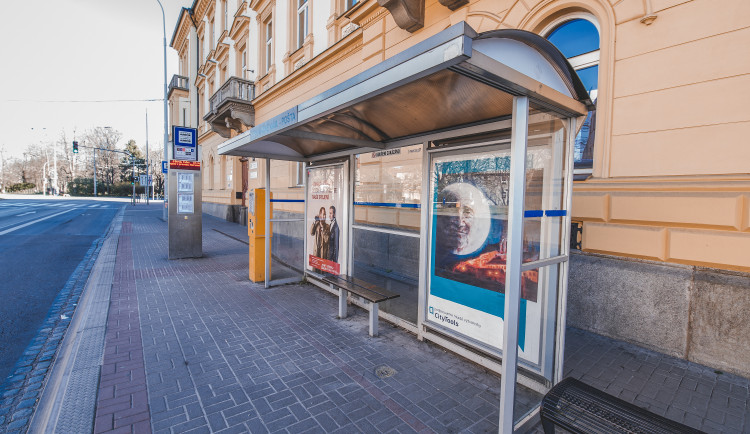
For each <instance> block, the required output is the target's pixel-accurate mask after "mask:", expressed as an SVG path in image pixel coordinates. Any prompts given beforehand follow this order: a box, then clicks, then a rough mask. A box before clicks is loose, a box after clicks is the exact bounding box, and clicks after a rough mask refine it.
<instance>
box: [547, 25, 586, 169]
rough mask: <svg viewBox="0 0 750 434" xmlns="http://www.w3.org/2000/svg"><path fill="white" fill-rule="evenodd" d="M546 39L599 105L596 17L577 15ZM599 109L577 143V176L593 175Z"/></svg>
mask: <svg viewBox="0 0 750 434" xmlns="http://www.w3.org/2000/svg"><path fill="white" fill-rule="evenodd" d="M542 35H543V36H545V37H546V38H547V40H549V41H550V42H552V43H553V44H555V46H556V47H557V48H558V49H559V50H560V52H561V53H562V54H563V55H564V56H565V57H566V58H567V59H568V62H569V63H570V65H571V66H572V67H573V69H575V70H576V72H577V73H578V77H580V78H581V81H582V82H583V85H584V86H585V87H586V90H587V91H588V92H589V95H591V100H592V101H593V102H594V104H596V97H597V90H598V88H599V27H598V24H597V22H596V20H595V19H594V17H593V15H591V14H587V13H577V14H572V15H566V16H564V17H561V18H559V19H557V20H555V21H553V22H552V23H551V24H550V25H549V26H547V28H546V29H545V30H544V31H543V32H542ZM595 129H596V109H594V110H592V111H590V112H589V113H588V115H587V116H586V120H585V121H584V123H583V126H582V127H581V130H580V131H579V132H578V135H577V136H576V141H575V149H574V155H575V169H576V172H577V173H591V168H592V166H593V155H594V135H595V134H594V133H595Z"/></svg>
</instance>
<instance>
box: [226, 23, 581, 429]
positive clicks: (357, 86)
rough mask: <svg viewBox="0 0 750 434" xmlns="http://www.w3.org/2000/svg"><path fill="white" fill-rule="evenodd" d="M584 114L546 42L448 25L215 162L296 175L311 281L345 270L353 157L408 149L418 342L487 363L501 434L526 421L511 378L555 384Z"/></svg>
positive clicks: (267, 125)
mask: <svg viewBox="0 0 750 434" xmlns="http://www.w3.org/2000/svg"><path fill="white" fill-rule="evenodd" d="M590 108H592V103H591V100H590V99H589V95H588V93H587V92H586V89H585V88H584V87H583V85H582V84H581V82H580V80H579V78H578V76H577V75H576V73H575V72H574V71H573V69H572V68H571V67H570V65H569V64H568V63H567V61H566V59H565V58H564V57H563V56H562V54H560V52H559V51H558V50H557V49H556V48H555V47H554V46H552V45H551V44H550V43H549V42H548V41H546V40H545V39H543V38H541V37H539V36H538V35H535V34H532V33H529V32H525V31H520V30H497V31H492V32H487V33H482V34H477V33H476V32H475V31H474V30H473V29H472V28H471V27H470V26H468V25H467V24H466V23H463V22H462V23H459V24H456V25H454V26H451V27H449V28H448V29H446V30H444V31H442V32H440V33H438V34H436V35H434V36H432V37H430V38H429V39H426V40H425V41H423V42H420V43H418V44H416V45H414V46H412V47H410V48H409V49H407V50H405V51H404V52H402V53H400V54H397V55H395V56H393V57H392V58H390V59H388V60H385V61H384V62H382V63H380V64H378V65H376V66H374V67H372V68H370V69H368V70H366V71H364V72H362V73H360V74H358V75H356V76H354V77H353V78H351V79H349V80H347V81H345V82H343V83H341V84H339V85H337V86H335V87H333V88H331V89H329V90H327V91H325V92H322V93H320V94H319V95H317V96H315V97H313V98H310V99H309V100H307V101H305V102H303V103H301V104H298V105H296V106H294V107H290V108H289V109H288V110H286V111H284V112H282V113H281V114H279V115H277V116H275V117H273V118H271V119H269V120H267V121H265V122H263V123H261V124H259V125H256V126H255V127H254V128H252V129H251V130H249V131H248V132H246V133H243V134H241V135H238V136H236V137H235V138H233V139H231V140H229V141H227V142H225V143H224V144H223V145H222V146H221V147H220V148H219V152H220V153H221V154H223V155H237V156H244V157H259V158H265V159H266V165H267V166H266V168H267V170H266V177H267V178H266V184H265V185H266V186H268V185H270V160H271V159H278V160H291V161H298V162H303V163H304V164H305V169H304V173H305V176H306V181H305V204H304V205H305V206H304V209H305V212H304V224H305V228H306V234H305V237H304V240H305V242H304V255H303V258H304V264H303V265H302V270H304V275H305V277H306V278H307V280H308V281H310V282H313V283H316V282H317V279H318V278H319V277H321V275H322V274H324V273H331V274H347V273H348V272H349V270H350V269H351V268H352V263H353V260H352V251H353V248H352V242H353V239H354V237H353V227H354V226H355V216H354V214H355V213H354V203H355V202H354V196H353V190H354V178H355V176H354V155H355V154H361V153H363V152H373V153H388V152H391V151H392V150H396V149H399V148H402V147H405V146H415V145H417V146H421V149H422V152H421V155H422V173H421V176H422V184H421V185H422V191H421V204H420V205H419V206H418V208H419V215H420V223H421V224H420V229H419V300H418V318H417V331H418V336H419V338H420V339H428V340H430V341H433V342H435V343H437V344H439V345H442V346H445V347H448V348H450V349H451V350H453V351H456V352H458V353H460V354H464V352H462V350H461V349H466V352H465V353H467V354H468V353H469V352H470V353H472V354H485V355H487V356H488V357H479V359H478V360H479V361H480V363H482V362H481V361H482V360H485V359H486V360H498V361H501V362H498V363H496V364H495V365H493V366H495V367H499V369H496V370H498V371H500V372H501V374H502V379H501V383H502V386H501V400H500V430H501V431H502V432H511V431H512V430H513V428H514V426H519V425H520V424H522V423H524V421H527V420H529V418H530V417H531V416H532V413H528V414H524V415H516V416H517V417H514V414H513V405H514V397H515V386H516V382H517V381H518V382H520V383H521V384H524V385H525V386H528V387H531V388H532V389H534V390H538V391H541V392H544V391H546V390H547V389H548V388H549V387H551V386H552V385H553V384H555V383H557V382H558V381H560V380H561V379H562V372H563V371H562V363H563V349H564V335H565V312H566V290H567V271H568V258H569V247H568V246H569V242H568V241H569V237H570V233H569V229H570V212H569V209H570V204H571V190H572V167H573V143H574V140H575V136H576V131H577V128H576V125H577V123H578V121H579V118H580V117H581V116H585V114H586V113H587V111H588V109H590ZM270 196H271V195H269V194H266V195H265V211H266V212H265V216H266V217H265V218H266V227H270V224H271V223H272V222H274V221H275V220H274V219H273V218H271V213H270V207H271V201H272V200H273V199H272V198H271V197H270ZM333 217H335V229H334V218H333ZM280 220H281V219H280ZM323 221H326V222H328V223H327V226H326V228H327V232H326V233H327V234H328V238H327V239H326V240H321V239H320V238H319V237H318V236H317V235H316V230H315V228H316V227H317V226H316V225H319V224H320V222H323ZM334 234H335V235H334ZM269 236H270V235H268V234H266V239H265V242H266V249H265V252H266V258H265V262H266V271H267V272H266V285H267V286H268V285H272V284H274V283H276V282H274V281H273V280H270V277H269V276H270V272H269V271H270V270H269V269H268V267H269V265H268V264H270V262H271V258H270V240H269ZM323 252H325V253H323ZM297 279H299V278H297ZM283 282H288V279H284V280H283ZM508 343H513V344H511V345H509V344H508ZM475 360H477V359H476V358H475ZM488 363H490V364H492V362H488Z"/></svg>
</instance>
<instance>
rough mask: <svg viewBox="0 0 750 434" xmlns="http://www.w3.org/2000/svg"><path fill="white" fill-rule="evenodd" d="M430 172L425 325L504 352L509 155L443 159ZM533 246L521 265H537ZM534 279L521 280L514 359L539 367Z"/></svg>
mask: <svg viewBox="0 0 750 434" xmlns="http://www.w3.org/2000/svg"><path fill="white" fill-rule="evenodd" d="M431 166H432V168H431V170H432V178H431V185H430V190H431V193H432V197H431V206H430V214H431V216H430V219H431V223H432V225H431V226H432V228H431V232H432V233H431V237H430V238H431V243H430V244H431V245H430V250H431V259H430V262H431V263H430V273H429V276H428V278H429V283H428V294H427V312H426V313H427V320H428V321H430V322H434V323H437V324H439V326H440V327H444V328H448V329H451V330H453V331H454V332H456V333H458V334H461V335H464V336H466V337H468V338H470V339H473V340H475V341H478V342H481V343H482V344H483V345H488V346H490V347H492V348H496V349H499V350H502V335H503V333H502V328H503V319H504V311H503V306H504V300H505V284H506V260H507V247H506V244H507V241H506V239H507V233H508V206H509V200H510V196H509V186H510V153H509V151H508V150H504V149H498V150H495V151H488V152H482V153H477V154H469V155H451V154H448V155H445V156H436V157H434V158H433V160H432V163H431ZM529 169H530V170H532V171H533V170H536V169H535V168H532V167H529ZM531 178H532V177H531V176H529V179H531ZM527 181H528V180H527ZM529 226H531V225H529ZM536 240H537V241H535V242H528V243H525V246H524V247H525V248H524V256H523V262H530V261H534V260H536V259H538V252H539V243H538V238H536ZM537 276H538V271H537V270H527V271H524V272H522V276H521V277H522V279H521V280H522V283H521V298H522V300H521V306H520V310H521V312H520V315H521V320H520V322H521V330H520V331H519V349H520V352H519V357H521V358H522V359H524V360H527V361H529V362H532V363H538V361H539V352H538V350H539V343H540V336H541V306H542V305H541V304H540V303H539V302H538V301H539V298H540V293H539V284H538V277H537Z"/></svg>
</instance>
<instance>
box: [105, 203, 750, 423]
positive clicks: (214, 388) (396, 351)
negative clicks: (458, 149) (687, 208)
mask: <svg viewBox="0 0 750 434" xmlns="http://www.w3.org/2000/svg"><path fill="white" fill-rule="evenodd" d="M160 213H161V211H160V210H156V211H145V210H140V211H135V210H132V209H131V210H128V213H127V214H126V217H125V221H124V223H123V231H122V234H121V237H120V246H119V250H118V262H117V269H116V280H115V282H114V285H113V292H112V301H111V308H110V309H111V310H110V318H109V323H108V330H107V344H106V349H105V359H104V366H103V367H102V382H101V385H100V392H99V393H100V396H99V405H100V407H99V408H97V418H96V427H97V432H101V431H104V430H106V429H114V430H115V431H121V432H151V431H153V432H159V433H161V432H163V433H178V432H179V433H182V432H196V433H197V432H253V433H255V432H289V433H298V432H342V433H343V432H346V433H350V432H367V433H370V432H441V433H442V432H497V426H498V406H499V385H500V381H499V377H498V376H497V375H494V374H491V373H488V372H487V371H485V370H484V369H482V368H480V367H478V366H476V365H474V364H472V363H469V362H466V361H464V360H463V359H461V358H459V357H457V356H455V355H452V354H449V353H447V352H446V351H444V350H442V349H441V348H439V347H437V346H434V345H431V344H429V343H424V342H419V341H418V340H417V339H416V338H415V337H414V336H413V335H411V334H409V333H407V332H405V331H403V330H401V329H398V328H395V327H392V326H389V325H387V323H384V322H381V336H380V337H378V338H374V339H373V338H370V337H369V336H368V335H367V317H366V314H367V313H366V312H364V311H363V310H361V309H358V308H355V307H353V306H352V307H351V309H352V311H353V315H352V316H350V317H349V318H347V319H344V320H338V319H336V312H337V310H336V298H335V297H334V296H332V295H330V294H327V293H325V292H323V291H321V290H318V289H316V288H314V287H312V286H309V285H286V286H281V287H276V288H272V289H264V288H263V287H262V286H261V285H255V284H252V283H250V282H249V281H248V280H247V246H246V245H245V244H243V243H241V242H238V241H237V240H234V239H232V238H231V237H230V236H233V237H236V238H239V239H242V238H243V237H245V236H246V235H245V231H246V228H244V227H241V226H237V225H234V224H231V223H226V222H223V221H221V220H218V219H215V218H212V217H208V216H204V231H203V236H204V242H203V248H204V256H205V257H204V258H201V259H187V260H176V261H169V260H167V259H166V252H167V237H166V224H165V223H163V222H161V221H160V220H159V219H158V215H159V214H160ZM211 229H217V230H218V231H220V232H218V231H215V230H211ZM222 233H223V234H222ZM225 234H229V235H230V236H227V235H225ZM141 346H142V347H141ZM565 363H566V365H565V371H566V375H569V376H574V377H577V378H580V379H582V380H584V381H585V382H587V383H589V384H592V385H593V386H595V387H598V388H600V389H602V390H605V391H606V392H608V393H611V394H613V395H615V396H619V397H621V398H623V399H625V400H627V401H629V402H633V403H635V404H637V405H640V406H642V407H644V408H647V409H649V410H650V411H653V412H655V413H658V414H662V415H665V416H667V417H669V418H672V419H675V420H678V421H680V422H682V423H685V424H687V425H690V426H693V427H696V428H699V429H702V430H705V431H707V432H710V433H713V432H726V433H736V432H745V433H750V406H748V402H750V394H749V392H748V390H749V386H750V381H748V380H747V379H744V378H740V377H736V376H732V375H729V374H723V373H719V372H716V371H714V370H712V369H709V368H706V367H703V366H700V365H696V364H693V363H690V362H687V361H684V360H680V359H676V358H672V357H669V356H665V355H663V354H659V353H655V352H652V351H648V350H645V349H643V348H639V347H637V346H634V345H631V344H628V343H624V342H620V341H614V340H611V339H607V338H604V337H601V336H597V335H594V334H591V333H588V332H584V331H580V330H575V329H570V330H568V333H567V341H566V362H565ZM381 366H388V367H390V368H393V369H394V370H395V372H396V373H395V375H393V376H391V377H388V378H380V377H378V376H377V375H376V374H375V370H376V368H378V367H381ZM120 369H122V371H120ZM518 390H519V397H518V401H517V403H516V415H517V416H518V415H520V414H521V413H523V412H524V411H525V410H526V409H528V408H530V407H531V406H533V405H534V404H535V403H536V402H538V401H539V399H540V397H539V396H538V395H536V394H535V393H533V392H531V391H529V390H527V389H525V388H523V387H519V388H518ZM118 391H119V392H122V393H123V394H125V395H126V396H127V398H123V397H121V396H119V395H118ZM146 391H147V396H146ZM136 395H137V398H136ZM120 398H121V401H117V400H118V399H120ZM146 398H147V405H146V403H145V402H144V399H146ZM118 412H122V413H119V416H118ZM128 418H130V419H128ZM118 420H119V421H120V422H119V423H118ZM533 431H534V432H541V429H540V427H539V426H537V427H535V428H534V429H533Z"/></svg>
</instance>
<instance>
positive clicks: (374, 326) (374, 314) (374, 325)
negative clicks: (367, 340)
mask: <svg viewBox="0 0 750 434" xmlns="http://www.w3.org/2000/svg"><path fill="white" fill-rule="evenodd" d="M377 335H378V304H377V303H372V302H370V336H372V337H375V336H377Z"/></svg>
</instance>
